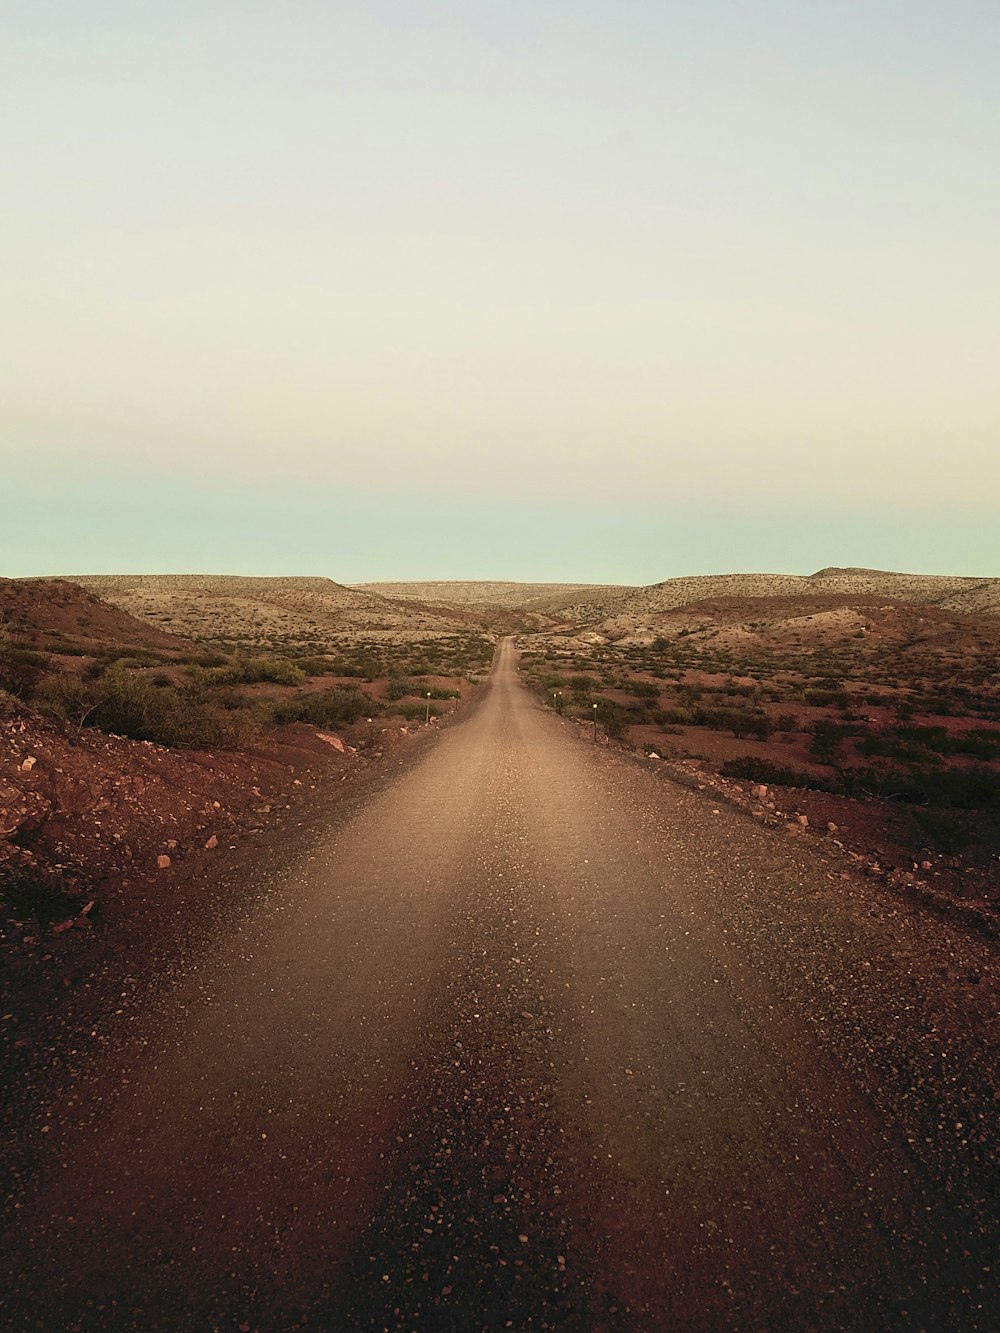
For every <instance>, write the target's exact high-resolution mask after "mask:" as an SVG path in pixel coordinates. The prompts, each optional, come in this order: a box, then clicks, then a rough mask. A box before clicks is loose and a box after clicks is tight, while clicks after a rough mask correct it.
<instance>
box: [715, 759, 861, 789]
mask: <svg viewBox="0 0 1000 1333" xmlns="http://www.w3.org/2000/svg"><path fill="white" fill-rule="evenodd" d="M719 772H720V773H721V775H722V776H723V777H724V778H742V779H744V780H745V781H747V782H764V783H766V784H767V785H768V786H775V787H803V788H809V789H810V790H812V791H826V792H829V791H835V790H836V788H835V786H834V785H833V784H832V783H830V782H829V781H827V780H826V779H825V778H817V777H815V776H814V775H813V774H812V773H805V772H803V771H802V770H801V769H796V768H785V767H783V766H782V765H781V764H776V763H774V762H773V761H772V760H770V759H759V758H758V757H757V756H756V755H752V754H743V755H739V756H738V757H737V758H736V759H727V760H726V762H725V763H724V764H723V765H722V766H721V767H720V768H719Z"/></svg>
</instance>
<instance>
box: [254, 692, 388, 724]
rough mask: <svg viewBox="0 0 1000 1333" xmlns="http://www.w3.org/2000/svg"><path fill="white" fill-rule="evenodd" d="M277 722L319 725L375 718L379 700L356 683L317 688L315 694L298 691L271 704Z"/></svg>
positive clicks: (272, 714)
mask: <svg viewBox="0 0 1000 1333" xmlns="http://www.w3.org/2000/svg"><path fill="white" fill-rule="evenodd" d="M270 711H271V716H272V718H273V719H274V721H275V722H308V723H309V724H310V725H312V726H315V727H334V726H338V725H340V724H344V723H349V722H356V721H357V720H358V718H359V717H373V716H374V715H375V713H377V712H378V711H379V705H378V702H377V701H376V700H375V699H373V698H372V697H371V695H368V694H365V692H364V691H363V690H359V689H357V688H356V687H355V686H339V687H338V688H336V689H332V690H317V691H316V693H315V694H297V695H295V696H294V697H293V698H291V699H279V700H278V701H277V702H275V703H273V704H272V705H271V710H270Z"/></svg>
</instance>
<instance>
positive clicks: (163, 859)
mask: <svg viewBox="0 0 1000 1333" xmlns="http://www.w3.org/2000/svg"><path fill="white" fill-rule="evenodd" d="M169 864H170V857H169V856H168V855H167V854H166V852H161V853H160V855H159V856H158V857H157V858H156V866H157V869H158V870H166V868H167V866H168V865H169Z"/></svg>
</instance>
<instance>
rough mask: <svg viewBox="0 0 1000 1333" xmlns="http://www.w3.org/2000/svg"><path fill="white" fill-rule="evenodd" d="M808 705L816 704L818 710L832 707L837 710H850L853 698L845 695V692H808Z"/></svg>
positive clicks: (806, 695)
mask: <svg viewBox="0 0 1000 1333" xmlns="http://www.w3.org/2000/svg"><path fill="white" fill-rule="evenodd" d="M805 698H806V703H809V704H814V705H815V706H816V707H817V708H829V707H830V706H831V705H832V706H833V707H835V708H850V706H851V696H850V695H849V694H845V692H844V691H843V690H806V692H805Z"/></svg>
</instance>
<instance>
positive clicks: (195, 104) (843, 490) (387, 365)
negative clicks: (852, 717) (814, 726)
mask: <svg viewBox="0 0 1000 1333" xmlns="http://www.w3.org/2000/svg"><path fill="white" fill-rule="evenodd" d="M0 43H2V51H0V59H2V67H0V152H2V172H0V190H2V205H0V236H2V242H3V248H2V255H3V261H2V267H0V430H2V435H0V439H2V442H3V449H4V467H3V474H2V477H3V480H2V485H3V489H4V495H3V501H2V506H0V573H7V574H33V573H46V572H65V571H78V572H102V571H147V570H148V571H164V572H166V571H176V572H183V571H193V570H197V571H220V572H245V573H310V574H328V575H329V576H331V577H332V578H336V579H340V580H343V581H360V580H363V579H369V578H371V579H374V578H383V577H384V578H406V577H413V578H421V577H453V578H461V577H468V578H477V577H480V578H488V577H497V578H527V579H531V578H537V579H550V578H552V579H575V580H581V581H583V580H593V581H628V582H649V581H652V580H654V579H660V578H665V577H668V576H670V575H673V574H682V573H694V572H709V571H722V570H767V569H775V570H788V571H793V572H808V571H809V570H811V569H814V568H817V567H819V566H821V565H827V564H868V565H879V566H882V567H893V568H901V569H909V570H915V571H936V572H954V573H981V574H993V575H1000V506H998V499H997V497H998V496H1000V429H998V427H1000V280H998V279H1000V244H998V238H1000V79H998V77H997V71H998V69H1000V7H998V6H997V5H996V3H995V0H981V2H980V0H951V3H948V4H943V3H941V2H940V0H937V3H934V4H930V3H927V0H787V2H785V3H780V2H779V0H758V2H757V3H752V2H749V3H739V0H725V2H724V0H697V2H696V0H600V2H588V0H572V2H570V0H548V2H547V0H531V3H528V2H527V0H524V2H522V0H492V2H487V0H461V2H460V0H453V2H452V3H446V2H441V3H434V2H428V3H421V2H420V0H413V2H412V3H407V0H396V2H395V3H392V2H390V0H364V2H363V3H362V2H361V0H358V3H340V2H338V0H322V2H321V0H284V3H277V0H238V2H234V3H214V2H213V0H196V2H188V0H169V3H167V2H166V0H155V2H154V0H149V2H148V3H136V0H120V2H119V3H111V2H110V0H88V3H86V4H81V3H80V2H79V0H62V2H56V0H24V2H23V3H11V2H10V0H6V2H4V0H0Z"/></svg>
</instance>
